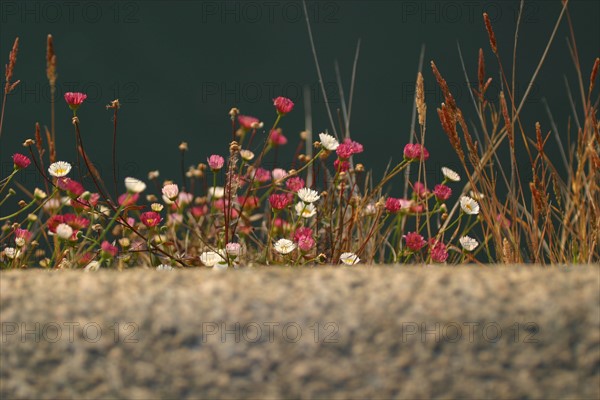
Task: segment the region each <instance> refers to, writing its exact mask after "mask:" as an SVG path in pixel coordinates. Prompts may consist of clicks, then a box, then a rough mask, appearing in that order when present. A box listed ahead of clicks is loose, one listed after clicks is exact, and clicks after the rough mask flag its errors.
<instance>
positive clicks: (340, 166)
mask: <svg viewBox="0 0 600 400" xmlns="http://www.w3.org/2000/svg"><path fill="white" fill-rule="evenodd" d="M340 146H341V145H340ZM333 168H335V170H336V171H338V172H346V171H348V170H349V169H350V163H349V162H348V160H342V161H341V162H340V159H339V158H338V159H337V160H335V161H334V162H333Z"/></svg>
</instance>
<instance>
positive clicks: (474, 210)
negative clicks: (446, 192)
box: [460, 196, 479, 215]
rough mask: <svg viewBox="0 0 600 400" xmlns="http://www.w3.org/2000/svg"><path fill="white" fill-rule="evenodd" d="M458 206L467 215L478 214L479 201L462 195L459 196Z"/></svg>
mask: <svg viewBox="0 0 600 400" xmlns="http://www.w3.org/2000/svg"><path fill="white" fill-rule="evenodd" d="M460 208H462V210H463V211H464V212H465V213H466V214H469V215H477V214H479V203H478V202H477V201H475V200H473V199H472V198H470V197H469V196H462V197H461V198H460Z"/></svg>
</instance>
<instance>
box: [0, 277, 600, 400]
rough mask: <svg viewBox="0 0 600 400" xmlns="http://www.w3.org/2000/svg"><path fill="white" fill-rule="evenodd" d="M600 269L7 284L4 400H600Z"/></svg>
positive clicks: (0, 284)
mask: <svg viewBox="0 0 600 400" xmlns="http://www.w3.org/2000/svg"><path fill="white" fill-rule="evenodd" d="M599 274H600V269H599V268H598V266H591V267H573V268H552V269H549V268H548V269H541V268H536V267H515V268H509V267H489V268H476V267H459V268H440V267H436V268H429V267H425V268H415V267H410V268H395V269H391V268H385V267H377V268H367V267H363V268H359V269H342V268H321V269H312V270H308V269H305V270H292V269H280V268H271V269H268V268H265V269H262V270H247V271H236V272H233V271H228V272H225V273H217V272H213V271H205V270H195V271H157V272H154V271H149V270H137V271H126V272H122V273H116V272H110V271H106V272H99V273H82V272H73V271H71V272H55V273H48V272H34V271H27V272H23V271H15V272H6V273H2V274H0V315H1V322H2V337H1V356H0V397H2V398H6V399H9V398H116V397H119V398H143V399H150V398H189V399H197V398H242V397H253V398H283V397H285V398H292V397H293V398H364V397H369V398H439V397H444V398H565V397H568V398H599V397H600V393H599V390H600V389H599V388H600V331H599V329H598V328H599V327H600V306H599V304H600V293H599V291H600V289H599V287H600V286H599V285H600V275H599Z"/></svg>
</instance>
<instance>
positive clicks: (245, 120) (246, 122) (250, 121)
mask: <svg viewBox="0 0 600 400" xmlns="http://www.w3.org/2000/svg"><path fill="white" fill-rule="evenodd" d="M238 122H239V123H240V125H241V127H242V128H244V129H246V130H250V129H252V128H258V125H259V124H260V121H259V120H258V118H254V117H251V116H249V115H238Z"/></svg>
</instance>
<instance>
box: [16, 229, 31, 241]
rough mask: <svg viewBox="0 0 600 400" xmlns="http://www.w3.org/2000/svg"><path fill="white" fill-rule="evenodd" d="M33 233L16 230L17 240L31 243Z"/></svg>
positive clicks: (25, 230)
mask: <svg viewBox="0 0 600 400" xmlns="http://www.w3.org/2000/svg"><path fill="white" fill-rule="evenodd" d="M31 236H32V233H31V232H29V231H28V230H27V229H21V228H17V229H15V239H17V238H19V239H23V240H24V241H25V242H29V240H31Z"/></svg>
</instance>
